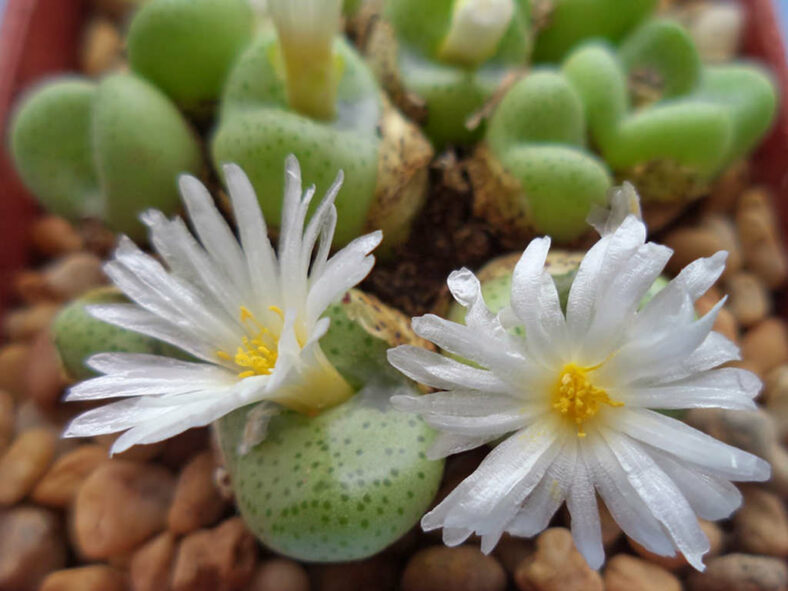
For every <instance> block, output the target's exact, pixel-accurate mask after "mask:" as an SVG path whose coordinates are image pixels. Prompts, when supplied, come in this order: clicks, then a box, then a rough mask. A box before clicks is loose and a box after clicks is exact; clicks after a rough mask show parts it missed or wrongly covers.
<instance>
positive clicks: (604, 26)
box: [533, 0, 658, 62]
mask: <svg viewBox="0 0 788 591" xmlns="http://www.w3.org/2000/svg"><path fill="white" fill-rule="evenodd" d="M657 3H658V1H657V0H627V1H626V2H621V1H620V0H543V1H539V0H534V2H533V4H534V5H535V12H538V14H536V15H535V16H534V20H535V21H537V23H536V26H537V29H538V30H537V35H536V38H535V41H534V51H533V59H534V61H535V62H560V61H561V60H562V59H563V58H564V57H565V56H566V54H567V53H569V51H571V50H572V49H573V48H574V47H575V46H576V45H577V44H578V43H581V42H582V41H584V40H586V39H592V38H593V39H596V38H602V39H607V40H609V41H613V42H615V41H619V40H620V39H622V38H623V37H625V36H626V35H627V34H628V33H629V32H630V31H631V30H632V29H633V28H635V27H636V26H637V25H638V24H640V23H641V22H643V20H644V19H646V18H648V16H649V15H650V14H652V13H653V12H654V9H655V8H656V7H657Z"/></svg>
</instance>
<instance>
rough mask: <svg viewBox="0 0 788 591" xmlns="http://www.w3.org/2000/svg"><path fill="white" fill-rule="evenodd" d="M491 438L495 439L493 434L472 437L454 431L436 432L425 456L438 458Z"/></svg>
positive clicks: (480, 443) (470, 447) (481, 443)
mask: <svg viewBox="0 0 788 591" xmlns="http://www.w3.org/2000/svg"><path fill="white" fill-rule="evenodd" d="M493 439H495V436H492V437H490V436H484V437H473V436H469V435H457V434H456V433H445V432H438V434H437V435H436V436H435V439H434V440H433V442H432V445H431V446H430V448H429V450H427V458H428V459H430V460H439V459H441V458H445V457H447V456H451V455H454V454H458V453H460V452H463V451H467V450H469V449H475V448H477V447H479V446H480V445H484V444H485V443H487V442H489V441H492V440H493Z"/></svg>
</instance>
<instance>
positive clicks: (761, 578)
mask: <svg viewBox="0 0 788 591" xmlns="http://www.w3.org/2000/svg"><path fill="white" fill-rule="evenodd" d="M687 589H688V590H689V591H786V590H787V589H788V565H786V563H785V561H783V560H780V559H779V558H768V557H766V556H751V555H749V554H726V555H725V556H719V557H717V558H713V559H712V560H710V561H709V562H708V565H707V566H706V570H705V571H704V572H702V573H700V572H694V573H692V574H691V575H690V577H689V579H688V580H687Z"/></svg>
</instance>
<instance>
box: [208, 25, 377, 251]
mask: <svg viewBox="0 0 788 591" xmlns="http://www.w3.org/2000/svg"><path fill="white" fill-rule="evenodd" d="M335 50H336V54H337V56H338V62H339V63H340V64H341V68H342V76H341V80H340V83H339V95H338V104H337V116H336V118H335V119H334V120H332V121H328V122H324V121H316V120H313V119H310V118H308V117H305V116H303V115H300V114H298V113H295V112H293V111H292V110H291V109H290V108H289V106H288V104H287V97H286V92H285V85H284V78H283V76H284V74H283V70H282V67H281V62H280V57H279V49H278V43H277V40H276V36H275V34H273V33H270V32H264V33H261V34H260V35H259V36H258V37H257V38H256V39H255V41H254V42H253V43H252V44H251V45H250V46H249V48H248V49H247V50H246V51H245V52H244V53H243V54H242V56H241V57H240V59H239V60H238V62H237V64H236V65H235V67H234V68H233V70H232V72H231V73H230V76H229V78H228V81H227V84H226V87H225V91H224V95H223V99H222V105H221V119H220V122H219V125H218V128H217V130H216V133H215V136H214V138H213V142H212V146H211V148H212V154H213V159H214V162H215V163H216V165H217V166H219V165H221V164H222V163H226V162H235V163H237V164H239V165H240V166H241V167H242V168H243V169H244V170H245V171H246V173H247V174H248V175H249V178H250V180H251V182H252V185H253V186H254V188H255V190H256V192H257V196H258V199H259V200H260V205H261V207H262V209H263V213H264V215H265V217H266V219H267V220H269V221H271V222H273V221H274V220H278V219H279V218H280V214H281V206H282V199H281V196H282V191H283V187H284V176H283V175H282V163H283V162H284V161H285V157H286V156H287V155H288V154H290V153H293V154H295V155H296V156H297V157H298V159H299V162H300V165H301V169H302V175H303V178H306V179H310V181H311V182H313V183H314V184H315V185H316V187H317V193H318V194H322V193H323V192H324V191H325V190H327V189H328V188H329V186H330V185H331V183H332V182H333V181H334V179H335V177H336V174H337V171H339V170H343V171H344V173H345V182H344V184H343V186H342V190H341V192H340V193H339V196H338V197H337V200H336V206H337V212H338V225H337V230H336V234H335V237H334V240H335V244H345V243H347V242H349V241H350V240H351V239H353V238H355V237H356V236H358V235H360V234H361V233H362V232H363V231H364V228H365V222H366V219H367V214H368V212H369V209H370V207H371V206H372V203H373V200H374V197H375V190H376V181H377V170H378V151H379V145H380V138H379V136H378V134H377V124H378V122H379V119H380V116H381V113H382V106H381V103H380V94H379V93H380V91H379V89H378V86H377V83H376V82H375V80H374V78H373V76H372V74H371V73H370V71H369V70H368V68H367V66H366V65H365V64H364V62H363V60H362V59H361V57H360V56H359V55H358V54H357V53H356V52H355V51H354V50H353V49H352V48H351V47H350V46H349V45H348V44H347V43H346V42H345V41H344V40H339V39H338V40H337V41H336V44H335Z"/></svg>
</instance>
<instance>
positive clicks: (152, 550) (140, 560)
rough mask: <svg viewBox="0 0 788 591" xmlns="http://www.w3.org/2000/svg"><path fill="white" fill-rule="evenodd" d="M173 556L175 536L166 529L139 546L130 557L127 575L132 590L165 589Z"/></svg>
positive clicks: (155, 590)
mask: <svg viewBox="0 0 788 591" xmlns="http://www.w3.org/2000/svg"><path fill="white" fill-rule="evenodd" d="M174 558H175V536H174V535H172V533H170V532H168V531H166V532H164V533H162V534H159V535H158V536H156V537H155V538H153V539H152V540H151V541H150V542H148V543H146V544H145V545H144V546H142V547H140V549H139V550H137V551H136V552H135V553H134V555H133V556H132V558H131V564H130V566H129V576H130V578H131V587H132V589H133V590H134V591H160V590H162V589H167V588H168V587H169V583H170V577H171V576H172V563H173V559H174Z"/></svg>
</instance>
